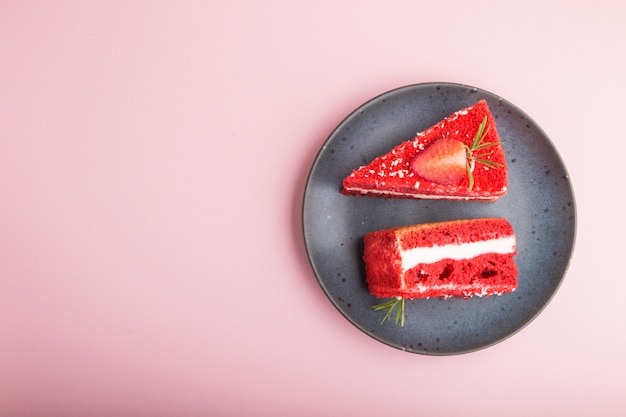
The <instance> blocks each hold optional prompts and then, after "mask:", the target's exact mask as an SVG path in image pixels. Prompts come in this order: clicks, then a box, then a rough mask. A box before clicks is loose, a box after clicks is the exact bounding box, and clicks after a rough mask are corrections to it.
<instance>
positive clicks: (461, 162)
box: [410, 138, 467, 184]
mask: <svg viewBox="0 0 626 417" xmlns="http://www.w3.org/2000/svg"><path fill="white" fill-rule="evenodd" d="M466 164H467V147H466V146H465V144H464V143H463V142H461V141H459V140H456V139H449V138H442V139H437V140H436V141H434V142H432V143H431V144H430V145H428V146H427V147H426V148H425V149H424V150H423V151H422V152H419V153H418V154H417V155H415V157H414V158H413V160H411V165H410V168H411V169H412V170H413V171H414V172H415V173H416V174H417V175H419V176H420V177H423V178H425V179H427V180H429V181H432V182H436V183H439V184H458V183H459V182H460V181H461V179H462V178H463V176H464V175H466V174H467V165H466Z"/></svg>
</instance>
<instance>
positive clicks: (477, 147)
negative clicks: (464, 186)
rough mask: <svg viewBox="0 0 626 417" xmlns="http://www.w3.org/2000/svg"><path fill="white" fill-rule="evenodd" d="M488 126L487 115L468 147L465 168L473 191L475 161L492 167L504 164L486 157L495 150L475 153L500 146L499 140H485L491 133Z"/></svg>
mask: <svg viewBox="0 0 626 417" xmlns="http://www.w3.org/2000/svg"><path fill="white" fill-rule="evenodd" d="M485 126H487V116H485V117H484V118H483V121H482V122H481V123H480V126H478V130H477V131H476V136H475V137H474V140H473V141H472V144H471V146H469V147H466V148H467V159H466V161H465V168H466V169H467V176H468V177H469V186H468V189H469V190H470V191H471V190H472V188H474V173H473V169H472V168H473V165H474V163H475V162H480V163H481V164H483V165H486V166H488V167H490V168H498V167H501V166H503V165H502V164H501V163H499V162H495V161H491V160H489V159H485V157H487V156H489V155H491V154H492V153H493V151H489V152H484V153H481V154H479V155H474V152H477V151H482V150H483V149H487V148H491V147H492V146H498V145H499V144H500V143H499V142H484V143H483V139H485V136H487V133H489V128H488V127H487V129H485Z"/></svg>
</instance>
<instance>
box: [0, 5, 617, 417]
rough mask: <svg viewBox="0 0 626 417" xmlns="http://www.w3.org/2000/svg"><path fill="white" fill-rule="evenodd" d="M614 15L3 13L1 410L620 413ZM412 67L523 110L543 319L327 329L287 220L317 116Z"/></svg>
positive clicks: (509, 11)
mask: <svg viewBox="0 0 626 417" xmlns="http://www.w3.org/2000/svg"><path fill="white" fill-rule="evenodd" d="M625 15H626V3H624V2H621V1H617V0H614V1H603V0H598V1H593V2H591V1H589V2H583V1H574V2H569V1H551V0H545V1H526V2H507V1H501V0H499V1H483V2H452V1H445V0H444V1H441V0H438V1H416V0H411V1H387V2H382V1H364V0H360V1H324V0H322V1H287V0H268V1H265V2H261V1H258V2H254V1H250V0H249V1H239V0H234V1H229V2H226V1H223V2H219V3H218V2H216V1H111V2H108V1H102V2H78V1H53V2H44V1H41V2H36V1H6V0H5V1H2V2H0V59H1V61H0V415H1V416H18V417H19V416H138V415H146V416H148V415H149V416H174V415H175V416H201V415H203V416H205V415H214V416H229V415H232V416H243V415H247V416H250V415H256V416H294V415H297V416H321V415H325V416H334V415H336V416H351V415H355V416H400V415H425V416H455V415H456V416H458V415H465V416H479V415H480V416H503V415H506V416H529V415H540V416H589V415H594V416H617V415H624V414H625V413H626V396H625V395H624V386H625V383H626V376H625V375H626V356H624V351H625V349H626V303H624V301H623V300H622V298H623V294H624V293H625V292H626V279H625V278H626V276H625V275H626V274H625V273H624V270H623V268H622V263H623V262H622V260H623V259H624V256H625V255H624V246H623V244H622V240H623V236H624V234H625V233H626V227H625V223H624V221H623V215H622V213H623V206H621V204H620V203H619V200H617V199H616V198H615V197H613V195H615V194H616V193H617V192H623V191H624V186H623V178H624V174H623V166H624V161H623V157H624V154H625V153H624V144H625V143H626V124H625V123H624V119H625V116H624V110H623V100H624V99H625V98H626V77H625V76H624V74H626V49H625V47H624V41H625V40H626V26H625V25H624V22H623V19H624V16H625ZM429 81H450V82H458V83H464V84H470V85H473V86H477V87H480V88H483V89H486V90H488V91H491V92H493V93H495V94H498V95H500V96H502V97H504V98H506V99H507V100H509V101H511V102H513V103H514V104H516V105H517V106H519V107H520V108H521V109H523V110H524V111H525V112H526V113H528V114H529V115H530V116H531V117H532V118H533V119H534V120H535V121H536V122H537V123H539V124H540V125H541V126H542V127H543V129H544V130H545V131H546V132H547V134H548V135H549V136H550V138H551V140H552V141H553V143H554V145H555V146H556V147H557V149H558V150H559V152H560V155H561V156H562V158H563V160H564V161H565V163H566V165H567V168H568V170H569V172H570V176H571V179H572V183H573V186H574V191H575V194H576V199H577V209H578V233H577V241H576V248H575V252H574V257H573V259H572V262H571V265H570V268H569V271H568V273H567V275H566V278H565V281H564V282H563V285H562V286H561V288H560V291H559V292H558V293H557V295H556V297H555V298H554V299H553V301H552V302H551V303H550V304H549V305H548V307H547V308H546V310H544V312H543V313H542V314H541V315H540V316H539V317H538V318H537V319H536V320H535V321H533V322H532V323H531V324H530V325H529V326H528V327H526V328H524V329H523V330H522V331H521V332H520V333H518V334H517V335H515V336H514V337H513V338H510V339H507V340H506V341H504V342H502V343H500V344H498V345H496V346H494V347H491V348H489V349H486V350H481V351H479V352H475V353H472V354H468V355H460V356H452V357H429V356H422V355H413V354H408V353H403V352H401V351H399V350H396V349H393V348H390V347H388V346H386V345H383V344H381V343H379V342H376V341H375V340H373V339H371V338H370V337H369V336H367V335H365V334H364V333H362V332H361V331H360V330H358V329H357V328H355V327H354V326H352V325H351V324H350V323H349V322H347V321H346V320H345V319H344V318H343V317H342V316H341V315H340V313H339V312H338V311H337V310H336V309H335V308H334V307H333V306H332V305H331V303H330V302H329V301H328V299H327V298H326V297H325V295H324V294H323V292H322V290H321V289H320V287H319V285H318V284H317V281H316V280H315V277H314V275H313V273H312V271H311V269H310V267H309V264H308V261H307V258H306V253H305V249H304V245H303V241H302V233H301V215H300V211H301V201H302V193H303V189H304V184H305V179H306V175H307V173H308V170H309V168H310V165H311V163H312V161H313V159H314V157H315V154H316V153H317V151H318V149H319V148H320V146H321V145H322V143H323V141H324V140H325V139H326V137H327V136H328V135H329V134H330V132H331V131H332V129H333V128H334V127H335V126H336V125H337V124H338V123H339V122H341V120H342V119H343V118H344V117H345V116H346V115H347V114H349V113H350V112H351V111H352V110H353V109H354V108H356V107H357V106H359V105H360V104H362V103H363V102H365V101H366V100H369V99H370V98H372V97H374V96H376V95H378V94H380V93H382V92H385V91H387V90H390V89H392V88H396V87H399V86H403V85H407V84H413V83H420V82H429ZM618 181H619V183H620V185H617V184H618Z"/></svg>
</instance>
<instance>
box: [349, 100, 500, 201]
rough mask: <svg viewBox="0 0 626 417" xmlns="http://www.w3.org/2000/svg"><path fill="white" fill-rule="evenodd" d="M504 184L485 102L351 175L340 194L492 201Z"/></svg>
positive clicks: (492, 122) (496, 137)
mask: <svg viewBox="0 0 626 417" xmlns="http://www.w3.org/2000/svg"><path fill="white" fill-rule="evenodd" d="M507 186H508V181H507V167H506V160H505V156H504V150H503V149H502V146H501V144H500V138H499V135H498V131H497V130H496V124H495V120H494V118H493V115H492V114H491V112H490V111H489V107H488V105H487V102H486V101H485V100H481V101H479V102H477V103H476V104H474V105H473V106H470V107H467V108H464V109H461V110H459V111H457V112H455V113H453V114H452V115H450V116H448V117H447V118H445V119H443V120H442V121H440V122H439V123H437V124H436V125H434V126H432V127H430V128H428V129H426V130H425V131H423V132H420V133H418V134H417V135H416V136H415V138H414V139H412V140H409V141H406V142H403V143H401V144H399V145H397V146H395V147H394V148H393V149H391V151H389V152H388V153H387V154H385V155H382V156H379V157H377V158H376V159H374V160H373V161H372V162H370V163H369V164H367V165H364V166H362V167H360V168H358V169H357V170H355V171H353V172H352V173H351V174H350V175H349V176H347V177H346V178H345V179H344V180H343V189H342V192H343V193H344V194H356V195H359V194H369V195H377V196H381V197H398V198H417V199H446V200H480V201H495V200H497V199H498V198H499V197H501V196H503V195H504V194H506V191H507Z"/></svg>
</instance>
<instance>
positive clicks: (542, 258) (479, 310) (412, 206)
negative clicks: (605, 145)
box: [302, 83, 576, 355]
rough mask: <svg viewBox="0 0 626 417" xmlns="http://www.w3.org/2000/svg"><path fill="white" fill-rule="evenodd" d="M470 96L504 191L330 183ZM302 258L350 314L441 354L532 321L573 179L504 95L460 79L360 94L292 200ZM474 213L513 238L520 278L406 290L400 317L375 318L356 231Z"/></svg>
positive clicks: (564, 236)
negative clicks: (375, 191) (434, 194)
mask: <svg viewBox="0 0 626 417" xmlns="http://www.w3.org/2000/svg"><path fill="white" fill-rule="evenodd" d="M480 99H485V100H487V102H488V104H489V107H490V109H491V111H492V113H493V115H494V117H495V119H496V124H497V128H498V132H499V134H500V137H501V140H502V141H503V143H504V144H503V146H504V150H505V153H506V158H507V164H508V170H509V191H508V193H507V194H506V195H505V196H504V197H502V198H500V199H499V200H498V201H497V202H495V203H481V202H459V201H430V200H399V199H385V198H380V197H367V196H345V195H343V194H341V193H340V190H341V185H342V180H343V178H344V177H345V176H347V175H348V174H350V172H351V171H352V170H353V169H355V168H357V167H359V166H360V165H363V164H365V163H368V162H370V161H371V160H372V159H374V158H375V157H376V156H378V155H381V154H383V153H386V152H387V151H389V150H390V149H391V148H392V147H393V146H395V145H397V144H398V143H400V142H402V141H405V140H409V139H412V138H413V137H414V135H415V133H417V132H419V131H422V130H424V129H426V128H428V127H429V126H431V125H433V124H435V123H437V122H438V121H440V120H441V119H443V118H444V117H446V116H448V115H450V114H452V113H453V112H454V111H456V110H459V109H461V108H463V107H467V106H470V105H472V104H474V103H475V102H476V101H478V100H480ZM302 217H303V232H304V240H305V245H306V249H307V253H308V256H309V259H310V262H311V266H312V268H313V271H314V273H315V276H316V277H317V279H318V281H319V284H320V286H321V288H322V289H323V290H324V292H325V293H326V295H327V296H328V298H329V299H330V301H331V302H332V303H333V304H334V305H335V307H336V308H337V309H338V310H339V312H341V314H343V316H344V317H345V318H346V319H348V320H349V321H350V322H351V323H352V324H354V325H355V326H356V327H358V328H359V329H361V330H362V331H363V332H364V333H366V334H368V335H369V336H371V337H372V338H374V339H376V340H378V341H380V342H382V343H385V344H387V345H389V346H393V347H395V348H398V349H401V350H404V351H407V352H414V353H421V354H431V355H452V354H460V353H467V352H471V351H475V350H478V349H482V348H485V347H488V346H491V345H493V344H495V343H497V342H499V341H502V340H504V339H506V338H507V337H509V336H511V335H513V334H514V333H516V332H517V331H519V330H520V329H521V328H523V327H524V326H525V325H527V324H528V323H529V322H531V321H532V320H533V319H534V318H535V317H537V315H538V314H539V313H540V312H541V311H542V310H543V308H544V307H545V306H546V305H547V304H548V302H549V301H550V299H551V298H552V297H553V295H554V294H555V292H556V291H557V289H558V287H559V285H560V283H561V281H562V280H563V277H564V274H565V271H566V269H567V267H568V265H569V261H570V257H571V254H572V249H573V245H574V238H575V226H576V211H575V204H574V195H573V191H572V186H571V184H570V181H569V177H568V174H567V171H566V168H565V166H564V164H563V162H562V160H561V159H560V157H559V155H558V153H557V151H556V149H555V148H554V146H553V145H552V143H551V142H550V140H549V138H548V137H547V136H546V134H545V133H544V132H543V131H542V129H541V128H540V127H539V126H538V125H537V124H536V123H535V122H534V121H533V120H531V119H530V118H529V117H528V115H526V114H525V113H524V112H522V111H521V110H520V109H518V108H517V107H515V106H514V105H513V104H511V103H509V102H508V101H506V100H504V99H502V98H500V97H498V96H496V95H494V94H491V93H489V92H487V91H484V90H481V89H478V88H474V87H470V86H466V85H460V84H450V83H427V84H416V85H410V86H406V87H402V88H398V89H395V90H392V91H389V92H387V93H384V94H382V95H380V96H378V97H376V98H374V99H372V100H371V101H369V102H367V103H365V104H364V105H362V106H361V107H359V108H358V109H356V110H355V111H354V112H353V113H352V114H350V115H349V116H348V117H347V118H346V119H345V120H344V121H343V122H342V123H341V124H340V125H339V126H338V127H337V128H336V129H335V130H334V131H333V132H332V134H331V135H330V137H329V138H328V139H327V140H326V142H325V143H324V145H323V146H322V148H321V150H320V151H319V153H318V155H317V157H316V159H315V162H314V163H313V166H312V168H311V171H310V174H309V177H308V180H307V184H306V188H305V193H304V200H303V214H302ZM477 217H504V218H506V219H507V220H508V221H509V222H510V223H511V224H512V226H513V228H514V230H515V233H516V236H517V250H518V254H517V256H516V257H515V261H516V264H517V266H518V269H519V276H518V280H519V287H518V288H517V290H516V291H515V292H513V293H510V294H506V295H503V296H492V297H488V298H479V297H474V298H471V299H468V300H463V299H448V300H441V299H428V300H417V299H416V300H413V301H409V302H407V303H406V323H405V326H404V327H400V326H399V325H395V324H394V323H393V322H385V323H384V324H382V325H381V320H382V318H383V315H384V314H383V312H380V311H374V310H373V309H372V308H371V307H372V305H374V304H376V303H378V302H380V301H381V300H379V299H377V298H376V297H373V296H371V295H370V294H369V292H368V291H367V286H366V284H365V274H364V263H363V260H362V255H363V235H365V233H367V232H370V231H374V230H380V229H385V228H389V227H396V226H403V225H410V224H417V223H429V222H435V221H444V220H454V219H469V218H477Z"/></svg>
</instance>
